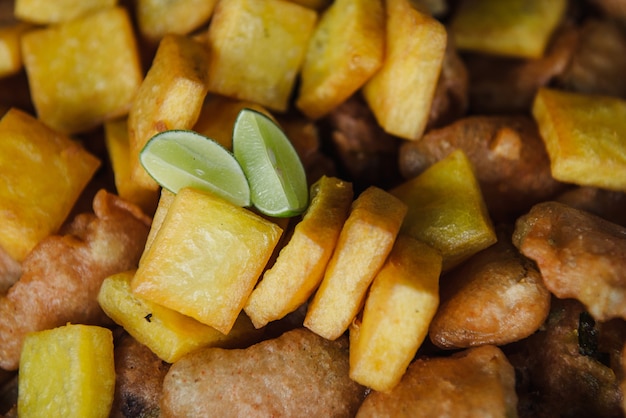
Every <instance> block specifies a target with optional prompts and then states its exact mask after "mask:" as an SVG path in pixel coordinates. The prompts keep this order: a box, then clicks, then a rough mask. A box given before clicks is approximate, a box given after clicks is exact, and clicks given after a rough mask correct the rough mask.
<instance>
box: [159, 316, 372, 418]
mask: <svg viewBox="0 0 626 418" xmlns="http://www.w3.org/2000/svg"><path fill="white" fill-rule="evenodd" d="M348 369H349V364H348V340H347V337H345V336H344V337H342V338H340V339H338V340H336V341H328V340H325V339H324V338H322V337H319V336H317V335H315V334H314V333H312V332H310V331H308V330H306V329H304V328H299V329H295V330H293V331H288V332H286V333H284V334H283V335H281V336H280V337H278V338H275V339H272V340H267V341H264V342H261V343H259V344H256V345H254V346H252V347H250V348H247V349H244V350H225V349H221V348H208V349H203V350H200V351H196V352H193V353H191V354H188V355H187V356H185V357H183V358H182V359H180V360H179V361H177V362H176V363H175V364H173V365H172V367H171V368H170V370H169V372H168V374H167V376H166V377H165V381H164V382H163V398H162V401H161V412H162V416H163V417H183V416H184V417H207V416H216V417H252V416H266V417H270V416H274V417H351V416H354V414H355V412H356V410H357V409H358V407H359V405H360V404H361V401H362V400H363V397H364V396H365V388H364V387H362V386H360V385H359V384H357V383H356V382H354V381H352V380H351V379H350V378H349V376H348Z"/></svg>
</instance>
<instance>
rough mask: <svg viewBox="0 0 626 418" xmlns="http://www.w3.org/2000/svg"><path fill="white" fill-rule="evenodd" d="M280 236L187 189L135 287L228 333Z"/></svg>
mask: <svg viewBox="0 0 626 418" xmlns="http://www.w3.org/2000/svg"><path fill="white" fill-rule="evenodd" d="M281 234H282V229H281V228H280V227H278V226H277V225H276V224H274V223H273V222H270V221H268V220H266V219H264V218H262V217H260V216H259V215H256V214H255V213H253V212H251V211H250V210H248V209H245V208H242V207H239V206H235V205H233V204H231V203H230V202H227V201H225V200H222V199H220V198H218V197H216V196H214V195H212V194H208V193H204V192H200V191H197V190H195V189H190V188H184V189H182V190H180V191H179V192H178V194H177V195H176V197H175V198H174V201H173V202H172V203H171V205H170V207H169V210H168V211H167V215H166V216H165V219H164V220H163V223H162V225H161V228H160V229H159V231H158V233H157V234H156V236H155V238H154V241H153V242H152V245H151V246H150V248H149V249H148V251H147V253H146V254H144V256H143V258H142V261H141V264H140V265H139V269H138V270H137V273H136V274H135V277H134V278H133V280H132V282H131V289H132V290H133V292H135V293H136V294H137V295H138V296H140V297H142V298H144V299H146V300H149V301H151V302H154V303H157V304H159V305H163V306H165V307H168V308H170V309H173V310H175V311H178V312H180V313H182V314H184V315H187V316H191V317H192V318H195V319H197V320H198V321H200V322H202V323H204V324H207V325H209V326H212V327H213V328H215V329H217V330H218V331H220V332H222V333H223V334H228V332H229V331H230V330H231V328H232V327H233V324H234V323H235V320H236V319H237V317H238V316H239V313H240V312H241V310H242V309H243V306H244V304H245V302H246V300H247V299H248V297H249V296H250V293H251V292H252V289H253V288H254V285H255V284H256V282H257V280H258V279H259V277H260V275H261V273H262V272H263V269H264V268H265V265H266V263H267V261H268V260H269V258H270V256H271V255H272V252H273V250H274V247H275V246H276V244H277V243H278V240H279V238H280V236H281Z"/></svg>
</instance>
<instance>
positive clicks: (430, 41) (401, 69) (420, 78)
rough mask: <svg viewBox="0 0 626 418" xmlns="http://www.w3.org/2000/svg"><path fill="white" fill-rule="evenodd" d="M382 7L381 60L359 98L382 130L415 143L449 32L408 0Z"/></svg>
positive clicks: (395, 0)
mask: <svg viewBox="0 0 626 418" xmlns="http://www.w3.org/2000/svg"><path fill="white" fill-rule="evenodd" d="M386 7H387V26H386V34H387V35H386V46H385V48H386V49H385V58H384V61H383V65H382V67H381V68H380V70H379V71H378V72H377V73H376V74H374V76H373V77H372V78H371V79H370V80H369V81H368V82H367V83H366V84H365V86H364V87H363V95H364V97H365V100H366V101H367V104H368V105H369V107H370V108H371V109H372V112H373V113H374V116H375V117H376V120H377V121H378V123H379V125H380V126H381V127H382V128H383V129H384V130H385V131H386V132H388V133H390V134H392V135H395V136H398V137H400V138H404V139H411V140H415V139H419V138H420V137H421V136H422V134H423V132H424V129H425V128H426V123H427V122H428V118H429V115H430V108H431V105H432V101H433V97H434V94H435V88H436V86H437V81H438V80H439V74H440V73H441V68H442V65H443V57H444V55H445V51H446V44H447V33H446V29H445V27H444V26H443V25H442V24H441V23H440V22H439V21H438V20H436V19H434V18H433V17H431V16H430V15H428V14H426V13H423V12H421V11H418V10H417V9H415V8H414V7H413V5H412V4H411V1H410V0H387V1H386Z"/></svg>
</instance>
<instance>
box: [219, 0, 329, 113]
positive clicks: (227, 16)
mask: <svg viewBox="0 0 626 418" xmlns="http://www.w3.org/2000/svg"><path fill="white" fill-rule="evenodd" d="M316 20H317V13H316V12H315V11H314V10H311V9H308V8H306V7H303V6H300V5H297V4H295V3H289V2H287V1H283V0H229V1H221V2H219V3H218V4H217V6H216V8H215V12H214V14H213V19H212V21H211V25H210V26H209V31H208V41H207V42H208V44H209V49H210V54H211V62H210V66H209V91H211V92H213V93H218V94H222V95H224V96H230V97H234V98H237V99H241V100H250V101H252V102H256V103H258V104H260V105H263V106H266V107H268V108H269V109H270V110H276V111H285V110H286V109H287V105H288V100H289V97H290V95H291V91H292V89H293V85H294V82H295V80H296V75H297V74H298V71H300V67H301V65H302V62H303V60H304V55H305V53H306V49H307V45H308V42H309V38H310V36H311V34H312V32H313V29H314V26H315V22H316Z"/></svg>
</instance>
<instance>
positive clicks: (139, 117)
mask: <svg viewBox="0 0 626 418" xmlns="http://www.w3.org/2000/svg"><path fill="white" fill-rule="evenodd" d="M207 61H208V54H207V51H206V49H205V47H204V46H203V45H201V44H200V43H198V42H196V41H194V40H192V39H191V38H188V37H186V36H181V35H167V36H165V37H164V38H163V39H162V40H161V42H160V43H159V48H158V50H157V52H156V55H155V57H154V60H153V61H152V66H151V67H150V69H149V70H148V73H147V74H146V77H145V79H144V80H143V82H142V83H141V87H140V88H139V92H138V93H137V97H136V98H135V101H134V102H133V106H132V108H131V109H130V113H129V115H128V136H129V141H130V158H131V178H132V180H133V181H134V182H135V183H137V185H138V186H140V187H143V188H145V189H153V190H156V189H157V188H158V187H159V186H158V184H157V183H156V182H155V181H154V179H153V178H152V177H150V175H149V174H148V173H147V172H146V170H145V169H144V168H143V166H142V165H141V163H140V162H139V153H140V152H141V150H142V149H143V147H144V146H145V145H146V143H147V142H148V141H149V140H150V138H152V137H153V136H154V135H156V134H157V133H159V132H163V131H167V130H170V129H191V128H192V127H193V125H194V124H195V123H196V121H197V120H198V116H199V115H200V110H201V109H202V103H203V101H204V98H205V96H206V94H207V84H206V81H207V80H206V77H207Z"/></svg>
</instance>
